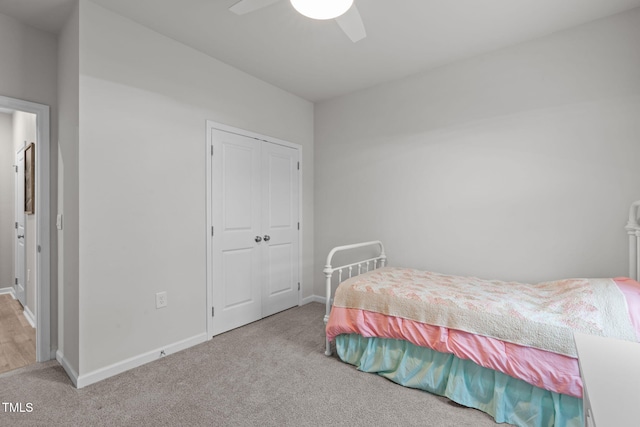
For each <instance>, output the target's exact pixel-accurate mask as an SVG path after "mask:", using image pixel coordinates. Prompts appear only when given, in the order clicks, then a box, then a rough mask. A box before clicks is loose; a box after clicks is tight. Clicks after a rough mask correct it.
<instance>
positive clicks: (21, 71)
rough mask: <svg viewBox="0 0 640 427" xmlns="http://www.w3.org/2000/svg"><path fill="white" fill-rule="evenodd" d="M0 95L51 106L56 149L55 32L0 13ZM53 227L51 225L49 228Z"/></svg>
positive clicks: (54, 299)
mask: <svg viewBox="0 0 640 427" xmlns="http://www.w3.org/2000/svg"><path fill="white" fill-rule="evenodd" d="M0 59H1V60H0V95H3V96H8V97H12V98H17V99H22V100H26V101H31V102H37V103H40V104H44V105H48V106H49V107H50V123H51V129H50V131H51V133H50V134H51V141H50V146H51V152H53V153H55V152H56V151H57V144H58V142H57V141H58V139H57V135H58V131H57V116H58V111H57V91H58V89H57V66H58V64H57V40H56V36H54V35H53V34H49V33H47V32H44V31H40V30H37V29H35V28H32V27H29V26H27V25H24V24H22V23H20V22H19V21H17V20H15V19H13V18H10V17H8V16H5V15H0ZM49 166H50V170H51V172H52V176H51V182H50V191H51V198H52V203H51V207H50V208H51V218H52V219H53V221H55V211H56V209H57V207H56V198H57V178H56V177H57V158H56V157H55V156H52V158H51V162H50V165H49ZM53 229H55V228H54V227H52V230H53ZM55 238H56V236H55V235H54V236H51V239H52V240H51V242H52V244H53V248H52V251H51V259H50V263H51V274H52V277H51V294H50V295H51V301H52V306H51V319H50V322H51V347H52V348H53V349H55V348H56V347H57V309H56V308H57V304H56V302H57V297H58V294H57V280H56V279H57V251H56V240H55Z"/></svg>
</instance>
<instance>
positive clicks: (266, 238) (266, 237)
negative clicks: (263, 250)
mask: <svg viewBox="0 0 640 427" xmlns="http://www.w3.org/2000/svg"><path fill="white" fill-rule="evenodd" d="M269 240H271V236H269V235H268V234H265V235H264V241H265V242H268V241H269Z"/></svg>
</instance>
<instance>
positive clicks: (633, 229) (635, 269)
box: [625, 200, 640, 280]
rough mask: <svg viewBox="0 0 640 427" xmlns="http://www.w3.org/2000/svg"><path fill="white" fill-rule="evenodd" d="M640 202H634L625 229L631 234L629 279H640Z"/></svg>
mask: <svg viewBox="0 0 640 427" xmlns="http://www.w3.org/2000/svg"><path fill="white" fill-rule="evenodd" d="M639 208H640V200H638V201H636V202H633V204H632V205H631V208H629V222H628V223H627V226H626V227H625V229H626V230H627V233H628V234H629V277H630V278H632V279H634V280H638V279H639V278H640V224H639V223H638V209H639Z"/></svg>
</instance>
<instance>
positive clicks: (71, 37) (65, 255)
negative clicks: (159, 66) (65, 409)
mask: <svg viewBox="0 0 640 427" xmlns="http://www.w3.org/2000/svg"><path fill="white" fill-rule="evenodd" d="M79 19H80V18H79V12H78V6H77V5H76V7H75V8H74V10H73V12H72V14H71V16H70V17H69V19H68V20H67V22H66V24H65V26H64V28H63V29H62V31H61V32H60V35H59V38H58V93H59V95H58V97H59V117H60V125H59V129H60V131H59V136H58V140H59V147H58V148H59V149H58V152H57V153H56V152H55V151H53V150H52V157H56V158H57V159H58V170H57V177H58V194H57V209H58V210H57V212H56V213H57V214H62V215H63V218H62V219H63V221H62V230H57V229H56V228H53V229H54V230H56V232H57V237H58V240H57V247H58V254H59V257H58V270H57V278H58V283H59V287H58V293H59V298H58V313H59V318H58V330H59V332H58V343H59V344H58V355H57V357H58V359H60V360H62V361H63V364H64V365H65V368H66V369H67V370H68V371H69V370H70V372H69V374H70V375H71V376H72V377H77V375H78V370H79V366H80V353H79V351H80V350H79V345H80V343H79V340H80V332H79V331H80V321H79V310H80V301H79V300H80V296H79V293H80V289H79V281H78V268H79V267H78V263H79V252H78V240H79V238H78V126H79V120H80V119H79V114H80V113H79V108H80V107H79V104H80V98H79V89H80V80H79V76H80V62H79V58H80V50H79V42H80V38H79V37H80V35H79V34H80V24H79ZM53 197H54V196H53V195H52V198H53ZM53 217H54V218H56V215H53Z"/></svg>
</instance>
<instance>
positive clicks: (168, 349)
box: [63, 333, 207, 388]
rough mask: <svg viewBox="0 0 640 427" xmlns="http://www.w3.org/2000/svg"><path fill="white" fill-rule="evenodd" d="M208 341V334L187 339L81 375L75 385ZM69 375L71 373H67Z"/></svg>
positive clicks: (94, 381)
mask: <svg viewBox="0 0 640 427" xmlns="http://www.w3.org/2000/svg"><path fill="white" fill-rule="evenodd" d="M206 340H207V334H206V333H202V334H199V335H196V336H193V337H191V338H187V339H185V340H182V341H178V342H176V343H173V344H170V345H167V346H164V347H160V348H157V349H155V350H152V351H149V352H147V353H144V354H140V355H138V356H134V357H131V358H129V359H126V360H123V361H121V362H118V363H114V364H113V365H110V366H106V367H104V368H100V369H97V370H95V371H93V372H89V373H88V374H83V375H80V376H79V377H77V380H76V381H75V382H74V384H75V386H76V387H77V388H82V387H86V386H88V385H91V384H94V383H97V382H98V381H102V380H104V379H107V378H109V377H112V376H114V375H117V374H121V373H122V372H125V371H128V370H129V369H133V368H137V367H138V366H142V365H144V364H146V363H149V362H153V361H154V360H157V359H160V358H161V357H164V356H168V355H170V354H173V353H177V352H178V351H180V350H184V349H187V348H189V347H193V346H194V345H197V344H200V343H203V342H205V341H206ZM63 366H64V365H63ZM65 370H66V368H65ZM67 373H69V372H68V371H67ZM69 376H71V375H69ZM71 380H72V381H73V377H72V378H71Z"/></svg>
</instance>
